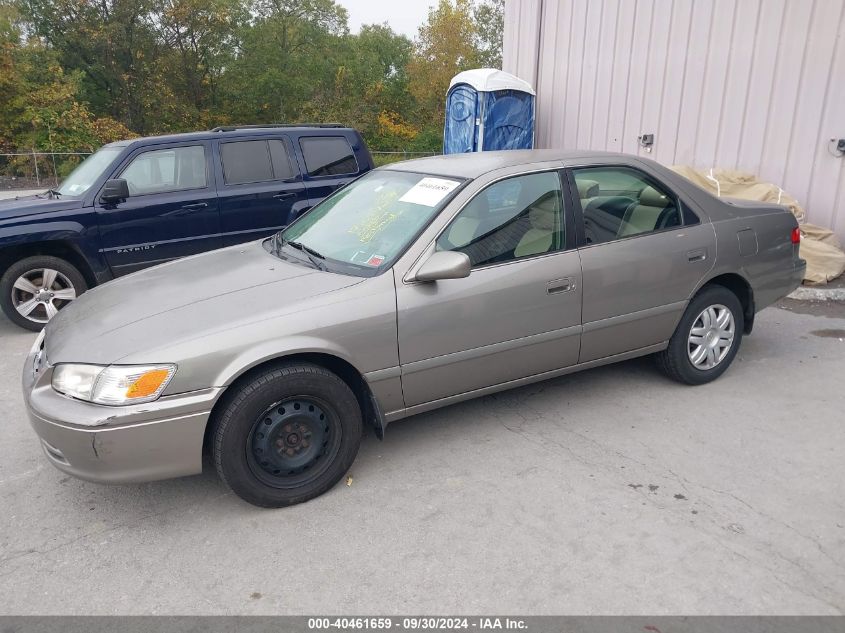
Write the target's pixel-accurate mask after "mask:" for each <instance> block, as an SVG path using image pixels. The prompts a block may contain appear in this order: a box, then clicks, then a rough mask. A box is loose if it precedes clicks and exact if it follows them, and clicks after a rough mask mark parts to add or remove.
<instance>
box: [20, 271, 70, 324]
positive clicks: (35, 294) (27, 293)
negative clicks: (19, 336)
mask: <svg viewBox="0 0 845 633" xmlns="http://www.w3.org/2000/svg"><path fill="white" fill-rule="evenodd" d="M74 299H76V289H75V288H74V287H73V284H72V283H71V282H70V279H68V278H67V277H66V276H65V275H63V274H62V273H60V272H59V271H58V270H53V269H52V268H36V269H35V270H29V271H27V272H25V273H24V274H22V275H21V276H20V277H18V278H17V279H16V280H15V283H14V284H13V285H12V305H13V306H15V310H17V311H18V313H19V314H20V315H21V316H23V317H25V318H27V319H29V320H30V321H34V322H35V323H47V321H49V320H50V319H52V318H53V317H54V316H56V314H57V313H58V312H59V310H61V309H62V308H63V307H65V306H66V305H67V304H68V303H69V302H70V301H73V300H74Z"/></svg>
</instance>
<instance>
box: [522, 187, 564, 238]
mask: <svg viewBox="0 0 845 633" xmlns="http://www.w3.org/2000/svg"><path fill="white" fill-rule="evenodd" d="M557 211H558V198H557V193H556V192H554V191H550V192H548V193H546V194H544V195H543V196H542V197H541V198H539V199H538V200H537V201H536V202H534V203H533V204H532V205H531V208H530V209H529V210H528V219H529V220H530V221H531V226H532V227H533V228H535V229H541V230H543V231H554V230H555V220H556V216H557Z"/></svg>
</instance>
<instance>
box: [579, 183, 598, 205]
mask: <svg viewBox="0 0 845 633" xmlns="http://www.w3.org/2000/svg"><path fill="white" fill-rule="evenodd" d="M575 185H576V186H577V187H578V197H579V198H581V199H582V200H583V199H584V198H595V197H596V196H597V195H599V183H598V182H596V181H595V180H577V179H576V180H575Z"/></svg>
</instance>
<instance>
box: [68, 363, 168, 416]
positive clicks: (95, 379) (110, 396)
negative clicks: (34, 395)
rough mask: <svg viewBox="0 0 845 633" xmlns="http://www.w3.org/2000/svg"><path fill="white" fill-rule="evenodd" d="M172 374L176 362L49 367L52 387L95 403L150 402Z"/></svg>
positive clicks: (115, 404)
mask: <svg viewBox="0 0 845 633" xmlns="http://www.w3.org/2000/svg"><path fill="white" fill-rule="evenodd" d="M175 373H176V365H110V366H108V367H103V366H102V365H76V364H68V363H61V364H59V365H56V367H55V368H54V369H53V389H55V390H56V391H58V392H59V393H62V394H64V395H66V396H70V397H72V398H78V399H79V400H86V401H87V402H94V403H96V404H106V405H112V406H117V405H122V404H140V403H143V402H151V401H153V400H155V399H156V398H158V397H159V396H160V395H161V392H162V391H164V388H165V387H167V383H169V382H170V379H171V378H173V374H175Z"/></svg>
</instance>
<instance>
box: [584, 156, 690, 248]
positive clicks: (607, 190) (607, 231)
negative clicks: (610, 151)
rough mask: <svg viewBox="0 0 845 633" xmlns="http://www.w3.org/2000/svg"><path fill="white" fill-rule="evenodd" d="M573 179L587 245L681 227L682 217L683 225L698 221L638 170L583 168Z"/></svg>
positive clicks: (675, 199) (672, 195)
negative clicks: (685, 219)
mask: <svg viewBox="0 0 845 633" xmlns="http://www.w3.org/2000/svg"><path fill="white" fill-rule="evenodd" d="M572 176H573V178H574V180H575V187H576V189H577V191H578V200H579V202H580V205H581V211H582V214H583V218H584V234H585V238H586V241H587V244H601V243H604V242H612V241H613V240H618V239H621V238H623V237H630V236H632V235H642V234H645V233H653V232H654V231H661V230H664V229H669V228H672V227H677V226H681V225H683V224H684V218H685V216H686V218H687V222H686V223H688V224H692V223H696V222H697V219H696V218H695V216H694V215H692V214H691V213H690V212H687V211H686V210H684V209H682V207H681V203H680V200H679V199H678V198H677V197H676V196H675V195H674V194H673V193H671V192H670V191H669V190H668V189H666V188H665V187H664V186H663V185H659V184H658V183H656V182H655V181H654V180H653V179H652V178H650V177H649V176H647V175H646V174H644V173H643V172H641V171H639V170H637V169H633V168H631V167H624V166H613V167H586V168H581V169H573V170H572ZM691 219H694V220H695V221H693V222H690V220H691Z"/></svg>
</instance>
